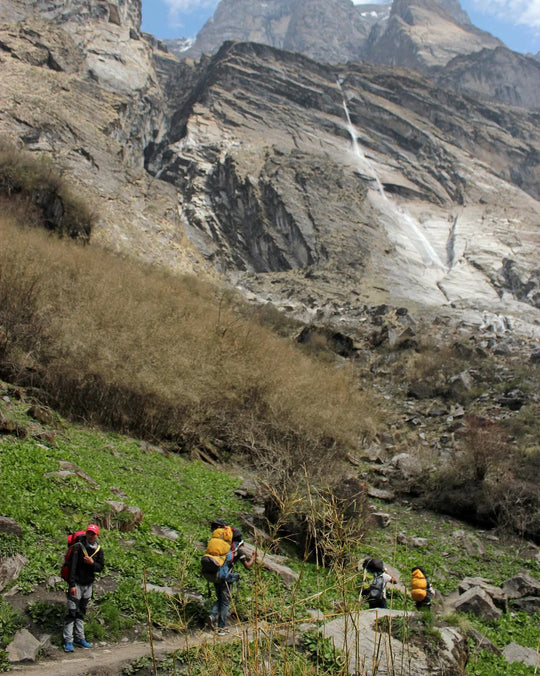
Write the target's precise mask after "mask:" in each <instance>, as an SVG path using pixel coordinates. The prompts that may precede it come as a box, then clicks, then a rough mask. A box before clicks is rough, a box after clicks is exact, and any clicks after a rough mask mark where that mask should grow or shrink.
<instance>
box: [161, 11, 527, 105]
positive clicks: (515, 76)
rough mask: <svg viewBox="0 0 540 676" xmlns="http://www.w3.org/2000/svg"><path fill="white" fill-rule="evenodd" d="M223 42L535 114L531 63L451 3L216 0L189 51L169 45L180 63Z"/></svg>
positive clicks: (180, 43) (181, 44)
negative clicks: (374, 69)
mask: <svg viewBox="0 0 540 676" xmlns="http://www.w3.org/2000/svg"><path fill="white" fill-rule="evenodd" d="M226 40H241V41H253V42H261V43H263V44H267V45H271V46H273V47H279V48H280V49H286V50H290V51H296V52H300V53H302V54H305V55H307V56H309V57H311V58H313V59H315V60H316V61H323V62H329V63H345V62H347V61H354V60H360V59H361V60H364V61H370V62H374V63H381V64H386V65H390V66H400V67H404V68H411V69H414V70H417V71H419V72H422V73H424V74H433V76H434V77H435V78H436V82H437V83H438V84H442V85H443V86H445V87H449V88H452V89H457V90H458V91H470V92H472V93H474V94H477V95H481V96H484V97H487V98H492V99H495V100H498V101H502V102H503V103H511V104H512V105H519V106H524V107H528V108H532V109H539V107H540V106H539V104H538V91H540V78H539V75H538V69H537V68H536V67H535V65H536V64H535V63H533V59H532V57H525V56H522V55H520V54H515V53H513V52H511V51H510V50H508V49H505V48H504V45H503V44H502V43H501V41H500V40H498V39H497V38H494V37H493V36H492V35H490V34H489V33H486V32H485V31H481V30H479V29H478V28H476V27H475V26H474V25H473V24H472V23H471V21H470V19H469V17H468V15H467V13H466V12H464V11H463V9H462V8H461V5H460V4H459V2H458V0H393V2H392V3H387V4H382V5H368V4H361V5H353V3H352V2H351V0H324V1H323V0H321V1H320V2H319V0H317V1H314V0H309V1H308V0H272V1H271V2H265V3H259V2H254V1H253V0H221V2H220V3H219V5H218V7H217V9H216V12H215V14H214V16H213V17H212V18H211V19H210V20H209V21H208V22H207V23H206V24H205V26H203V28H202V29H201V31H200V32H199V34H198V35H197V39H196V40H195V42H194V44H193V45H192V46H191V47H190V48H189V49H186V44H185V41H183V40H178V41H170V42H169V44H170V46H171V49H172V51H173V52H175V53H177V55H179V56H180V57H181V58H184V57H186V56H189V57H193V58H199V57H200V55H201V54H202V53H209V54H214V53H216V52H217V50H218V49H219V47H220V46H221V45H222V44H223V42H224V41H226ZM175 44H177V47H178V48H176V47H175ZM447 65H448V73H447V72H446V66H447ZM438 75H440V79H437V76H438Z"/></svg>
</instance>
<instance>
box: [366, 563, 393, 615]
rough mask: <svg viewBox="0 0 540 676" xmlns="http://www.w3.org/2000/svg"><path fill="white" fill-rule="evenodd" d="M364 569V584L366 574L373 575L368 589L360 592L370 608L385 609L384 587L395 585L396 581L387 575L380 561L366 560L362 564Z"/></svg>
mask: <svg viewBox="0 0 540 676" xmlns="http://www.w3.org/2000/svg"><path fill="white" fill-rule="evenodd" d="M362 568H363V569H364V582H365V575H366V573H371V574H372V575H373V580H372V581H371V584H370V585H369V586H368V587H365V588H364V589H363V590H362V596H365V597H366V598H367V601H368V605H369V607H370V608H386V587H387V585H388V583H390V584H397V580H396V579H395V578H394V577H393V576H392V575H390V574H389V573H388V571H387V570H386V568H385V566H384V563H383V562H382V561H381V560H380V559H372V558H367V559H365V561H364V562H363V563H362Z"/></svg>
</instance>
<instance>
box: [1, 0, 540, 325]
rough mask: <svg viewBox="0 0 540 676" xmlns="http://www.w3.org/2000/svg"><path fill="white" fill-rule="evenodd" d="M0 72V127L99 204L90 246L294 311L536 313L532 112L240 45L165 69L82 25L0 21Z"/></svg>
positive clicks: (118, 30)
mask: <svg viewBox="0 0 540 676" xmlns="http://www.w3.org/2000/svg"><path fill="white" fill-rule="evenodd" d="M96 4H97V5H99V4H100V3H96ZM16 6H17V7H19V6H20V5H19V3H18V4H17V5H16ZM298 6H300V5H298ZM3 7H5V5H3ZM0 68H1V71H2V88H1V90H0V135H1V136H2V137H3V138H5V137H8V138H9V139H18V140H19V141H20V143H23V144H24V145H25V146H26V147H27V148H29V149H30V150H34V151H36V152H44V153H47V154H48V155H51V156H52V157H53V158H54V159H55V160H56V161H57V162H58V163H59V164H60V166H61V167H62V168H63V169H65V171H66V172H67V174H68V175H69V176H71V177H72V178H73V181H74V182H75V184H76V185H77V186H78V187H79V188H80V189H81V192H83V193H84V194H87V195H88V197H89V199H90V200H91V201H92V202H93V203H96V204H97V205H99V207H98V209H99V226H98V228H97V229H96V231H95V233H94V235H93V240H94V241H96V242H98V243H102V244H105V245H106V246H108V247H110V248H112V249H114V250H117V251H121V252H122V253H124V254H128V255H131V256H135V257H140V258H144V259H145V260H149V261H153V262H156V263H159V264H160V265H165V266H167V267H169V268H170V269H173V270H197V271H200V270H206V271H212V270H218V271H219V272H220V273H221V274H222V275H224V276H225V277H226V278H228V279H229V280H231V281H233V282H234V283H237V284H238V285H239V286H240V287H241V288H243V289H244V290H248V291H251V292H252V293H254V294H255V295H256V296H257V297H258V298H264V299H270V300H272V301H275V302H276V303H277V304H283V305H287V306H294V307H295V309H296V310H298V312H299V313H300V314H302V313H304V314H305V316H306V317H313V315H314V314H316V313H322V316H332V318H333V319H334V320H335V319H336V317H338V318H339V321H340V322H341V321H343V320H350V321H351V322H354V321H356V320H357V317H358V316H359V306H361V305H362V304H363V303H366V302H373V303H379V302H380V303H384V302H389V303H392V304H405V305H408V306H409V307H422V308H425V307H435V308H437V311H439V310H440V309H441V308H444V309H445V311H447V312H452V313H456V312H459V313H460V315H461V316H466V315H467V314H468V313H469V314H470V313H473V314H474V313H478V312H480V311H481V310H484V309H489V310H490V311H493V309H494V308H496V309H497V311H500V312H504V313H507V314H512V315H513V316H515V317H519V316H520V315H521V316H523V315H525V314H526V315H527V317H528V321H534V320H536V319H537V318H538V316H537V313H538V310H537V309H536V306H537V299H538V297H539V295H538V283H539V282H538V274H537V268H538V264H537V247H536V244H535V242H536V239H535V238H537V236H538V223H539V222H540V218H539V204H538V198H539V194H538V190H539V188H538V186H539V185H540V176H539V171H540V168H539V166H540V165H539V162H538V153H539V148H540V139H539V134H540V131H539V125H538V115H535V114H533V113H529V112H527V111H524V110H519V109H516V108H512V107H509V106H503V105H497V104H491V103H486V102H481V101H479V100H478V99H475V98H474V97H472V96H469V95H456V94H454V93H450V92H449V91H448V90H444V89H441V88H438V87H436V86H435V85H433V83H432V82H430V81H428V80H427V79H425V78H424V77H422V76H420V75H417V74H414V73H411V72H406V71H400V70H398V69H391V68H388V67H385V66H380V65H374V64H371V65H370V64H361V63H351V64H348V65H346V66H333V65H330V64H328V63H326V64H323V63H317V62H315V61H312V60H310V59H309V58H307V57H305V56H301V55H299V54H297V53H293V52H287V51H280V50H277V49H274V48H271V47H268V46H264V45H260V44H258V45H257V44H233V43H230V44H226V45H224V46H223V48H222V49H221V50H220V52H219V54H217V55H216V56H215V57H213V58H210V57H205V58H203V59H201V60H200V61H199V62H196V63H193V62H189V61H185V62H181V63H180V62H179V61H178V60H177V59H176V58H175V57H174V56H172V55H171V54H169V53H167V52H165V51H162V50H161V48H160V45H159V43H156V42H152V41H147V40H145V39H138V36H137V34H136V33H132V32H131V31H130V30H129V29H128V27H127V26H122V25H118V24H115V23H111V22H110V21H108V20H106V21H102V20H101V19H96V20H95V21H93V22H89V23H87V24H84V25H80V24H78V23H76V22H72V21H65V22H63V21H57V20H56V19H55V20H54V21H51V20H44V19H39V17H27V18H26V19H25V20H23V21H20V22H18V23H5V24H3V25H1V26H0ZM148 171H149V172H151V174H152V176H153V178H152V177H151V176H149V174H148V173H147V172H148ZM524 308H525V309H524ZM535 313H536V314H535ZM475 316H477V314H475ZM539 321H540V320H539Z"/></svg>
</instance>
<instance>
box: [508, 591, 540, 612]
mask: <svg viewBox="0 0 540 676" xmlns="http://www.w3.org/2000/svg"><path fill="white" fill-rule="evenodd" d="M512 609H513V610H520V611H521V612H522V613H527V614H528V615H534V613H540V597H538V596H523V597H522V598H520V599H514V601H512Z"/></svg>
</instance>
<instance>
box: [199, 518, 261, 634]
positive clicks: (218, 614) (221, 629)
mask: <svg viewBox="0 0 540 676" xmlns="http://www.w3.org/2000/svg"><path fill="white" fill-rule="evenodd" d="M222 525H225V524H224V523H223V522H221V521H214V522H213V523H212V524H211V528H212V531H214V530H215V529H216V528H219V527H222ZM243 544H244V541H243V539H242V533H241V532H240V530H239V529H238V528H233V538H232V551H233V556H232V561H231V563H230V566H229V573H228V575H227V577H226V579H225V580H223V581H219V582H214V589H215V592H216V601H215V603H214V605H213V606H212V610H211V611H210V615H209V616H208V623H209V625H210V627H211V628H214V627H215V623H216V620H217V627H218V634H226V633H227V629H226V628H225V625H226V623H227V616H228V614H229V607H230V605H231V588H232V585H233V584H234V582H236V581H237V580H238V579H239V578H240V576H239V575H238V574H237V573H235V572H234V564H235V563H236V562H240V563H241V564H242V565H243V566H244V568H245V569H246V570H249V569H250V568H251V567H252V566H253V564H254V563H255V561H256V560H257V550H256V549H255V550H254V552H253V554H252V555H251V558H248V556H247V554H246V552H245V550H244V548H243V546H242V545H243Z"/></svg>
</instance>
